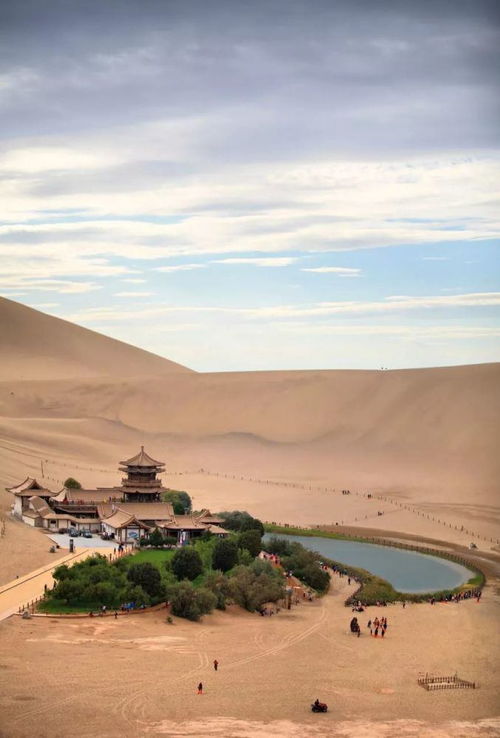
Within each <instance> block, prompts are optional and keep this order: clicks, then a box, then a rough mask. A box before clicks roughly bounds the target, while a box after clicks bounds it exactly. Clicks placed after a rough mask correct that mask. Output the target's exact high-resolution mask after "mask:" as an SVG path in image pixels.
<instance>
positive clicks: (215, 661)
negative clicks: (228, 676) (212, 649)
mask: <svg viewBox="0 0 500 738" xmlns="http://www.w3.org/2000/svg"><path fill="white" fill-rule="evenodd" d="M218 668H219V662H218V661H217V659H214V671H217V669H218Z"/></svg>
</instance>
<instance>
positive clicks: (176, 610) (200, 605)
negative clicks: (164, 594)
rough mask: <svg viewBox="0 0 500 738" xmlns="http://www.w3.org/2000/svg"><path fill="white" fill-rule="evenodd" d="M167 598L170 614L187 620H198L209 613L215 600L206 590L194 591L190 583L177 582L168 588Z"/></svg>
mask: <svg viewBox="0 0 500 738" xmlns="http://www.w3.org/2000/svg"><path fill="white" fill-rule="evenodd" d="M168 597H169V601H170V607H171V610H172V613H173V614H174V615H177V616H178V617H181V618H187V619H188V620H199V619H200V617H201V615H204V614H205V613H208V612H211V611H212V610H213V609H214V607H215V605H216V604H217V598H216V597H215V595H214V594H213V593H212V592H210V590H208V589H204V588H200V589H195V588H194V587H193V585H192V584H191V583H190V582H186V581H184V582H178V583H177V584H174V585H173V586H172V587H170V588H169V592H168Z"/></svg>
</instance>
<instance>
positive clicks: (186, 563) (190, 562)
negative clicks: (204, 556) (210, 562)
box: [171, 546, 203, 581]
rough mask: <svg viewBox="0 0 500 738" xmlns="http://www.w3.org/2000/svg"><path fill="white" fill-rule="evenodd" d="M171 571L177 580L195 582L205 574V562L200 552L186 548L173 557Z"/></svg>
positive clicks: (189, 547)
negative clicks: (194, 580)
mask: <svg viewBox="0 0 500 738" xmlns="http://www.w3.org/2000/svg"><path fill="white" fill-rule="evenodd" d="M171 569H172V571H173V572H174V574H175V576H176V577H177V579H179V580H181V579H189V580H190V581H193V579H196V577H197V576H199V575H200V574H201V573H202V572H203V562H202V560H201V556H200V554H199V553H198V551H195V549H194V548H192V547H191V546H184V548H180V549H179V550H178V551H176V552H175V554H174V555H173V557H172V561H171Z"/></svg>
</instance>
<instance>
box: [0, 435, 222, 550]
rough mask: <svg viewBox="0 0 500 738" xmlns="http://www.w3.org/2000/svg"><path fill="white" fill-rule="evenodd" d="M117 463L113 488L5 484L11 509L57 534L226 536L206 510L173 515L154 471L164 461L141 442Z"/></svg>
mask: <svg viewBox="0 0 500 738" xmlns="http://www.w3.org/2000/svg"><path fill="white" fill-rule="evenodd" d="M119 463H120V466H119V471H121V472H122V473H123V472H124V473H125V474H126V476H125V477H122V483H121V485H120V486H116V487H97V488H96V489H74V488H72V489H68V488H66V487H63V488H62V489H61V490H60V491H59V492H52V491H51V490H49V489H47V488H45V487H43V486H42V485H40V484H39V483H38V482H37V480H36V479H33V478H31V477H28V478H27V479H25V480H24V482H21V483H20V484H18V485H16V486H14V487H8V488H7V491H8V492H11V493H12V494H13V495H14V503H13V505H12V514H13V515H15V516H16V517H18V518H21V519H22V520H23V521H24V522H25V523H27V524H28V525H32V526H35V527H40V528H44V529H47V530H49V531H52V532H55V533H57V532H66V531H67V530H68V529H74V530H77V531H82V530H85V531H90V532H97V533H102V534H105V535H107V536H112V537H114V538H115V539H116V540H117V541H120V542H125V541H130V540H138V539H140V538H143V537H144V536H145V535H147V534H148V533H149V532H151V531H152V530H154V529H155V528H158V529H159V530H160V531H161V532H162V533H163V534H164V535H165V536H169V537H176V538H177V540H178V542H181V543H184V542H186V541H188V540H189V538H191V537H196V536H200V535H202V534H203V533H204V532H205V531H209V532H210V533H212V534H214V535H217V536H221V537H222V536H227V535H228V532H227V531H225V530H224V528H222V527H221V524H222V523H223V522H224V521H223V520H222V519H221V518H218V517H217V516H214V515H212V514H211V513H210V511H209V510H202V511H201V512H200V513H192V514H189V515H178V514H177V515H176V514H175V513H174V509H173V506H172V505H171V503H170V502H162V499H161V498H162V494H163V493H165V492H167V491H168V490H167V489H166V488H165V487H163V484H162V481H161V479H159V478H158V475H159V474H161V473H162V472H163V471H165V464H164V462H163V461H156V460H155V459H153V458H152V457H151V456H149V454H147V453H146V451H145V450H144V446H141V450H140V452H139V453H138V454H136V455H135V456H133V457H132V458H130V459H127V460H126V461H120V462H119Z"/></svg>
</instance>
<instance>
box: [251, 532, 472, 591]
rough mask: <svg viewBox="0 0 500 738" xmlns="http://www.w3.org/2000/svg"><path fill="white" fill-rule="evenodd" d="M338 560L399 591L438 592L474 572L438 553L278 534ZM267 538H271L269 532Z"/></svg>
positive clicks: (449, 587) (458, 582)
mask: <svg viewBox="0 0 500 738" xmlns="http://www.w3.org/2000/svg"><path fill="white" fill-rule="evenodd" d="M277 537H278V538H285V539H286V540H293V541H297V542H298V543H301V544H302V545H303V546H304V547H305V548H309V549H310V550H312V551H317V552H318V553H319V554H321V555H322V556H325V557H327V558H329V559H334V560H335V561H338V562H339V563H343V564H346V565H350V566H357V567H359V568H361V569H366V570H367V571H369V572H371V573H372V574H375V575H376V576H378V577H382V579H385V580H386V581H388V582H390V583H391V584H392V586H393V587H394V589H396V590H398V592H408V593H418V592H437V591H439V590H441V589H454V588H455V587H459V586H460V585H461V584H463V583H464V582H467V581H468V580H469V579H470V578H471V577H473V576H474V573H473V572H471V571H470V570H469V569H466V568H465V566H461V565H460V564H456V563H455V562H454V561H448V560H447V559H441V558H438V557H437V556H429V555H427V554H421V553H416V552H415V551H405V550H403V549H399V548H391V547H390V546H378V545H376V544H374V543H358V542H357V541H341V540H337V539H334V538H319V537H315V536H288V535H278V536H277ZM265 538H270V534H266V536H265Z"/></svg>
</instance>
